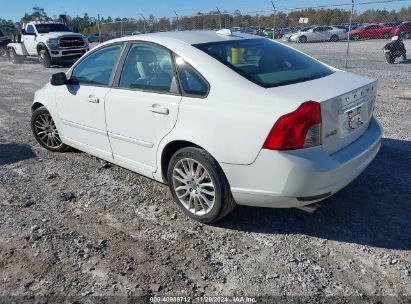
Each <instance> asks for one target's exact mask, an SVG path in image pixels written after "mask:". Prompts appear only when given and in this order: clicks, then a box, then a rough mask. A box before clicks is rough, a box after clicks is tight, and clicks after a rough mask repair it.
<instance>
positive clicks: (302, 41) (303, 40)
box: [298, 36, 307, 43]
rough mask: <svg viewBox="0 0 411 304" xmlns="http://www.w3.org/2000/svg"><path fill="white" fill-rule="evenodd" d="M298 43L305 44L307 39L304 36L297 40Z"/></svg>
mask: <svg viewBox="0 0 411 304" xmlns="http://www.w3.org/2000/svg"><path fill="white" fill-rule="evenodd" d="M298 42H300V43H306V42H307V37H306V36H301V37H300V38H299V39H298Z"/></svg>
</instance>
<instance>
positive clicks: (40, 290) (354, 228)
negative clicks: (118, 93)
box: [0, 40, 411, 303]
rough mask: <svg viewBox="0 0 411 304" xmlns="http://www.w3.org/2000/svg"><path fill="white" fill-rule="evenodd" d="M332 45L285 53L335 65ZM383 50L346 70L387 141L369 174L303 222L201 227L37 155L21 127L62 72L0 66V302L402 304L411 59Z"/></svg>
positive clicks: (112, 182)
mask: <svg viewBox="0 0 411 304" xmlns="http://www.w3.org/2000/svg"><path fill="white" fill-rule="evenodd" d="M342 44H343V43H342V42H340V43H316V44H306V45H300V44H298V45H295V46H296V47H297V48H299V49H302V50H303V51H305V52H307V53H309V54H311V55H313V56H315V57H317V58H318V59H320V60H323V61H325V62H326V63H328V64H330V65H334V66H337V67H342V66H343V60H342V59H341V58H343V57H341V56H342V54H343V53H344V50H343V45H342ZM383 44H384V41H382V40H381V41H369V42H358V43H355V44H354V43H353V44H352V47H351V50H352V59H351V60H350V62H349V65H350V71H353V72H355V73H359V74H363V75H369V76H372V77H376V78H378V79H379V94H378V99H377V103H376V112H375V115H376V117H378V119H379V121H380V122H381V124H382V126H383V128H384V132H385V135H384V139H383V142H382V148H381V151H380V153H379V154H378V156H377V158H376V159H375V161H374V162H373V163H372V164H371V165H370V167H369V168H368V169H367V170H366V171H365V172H364V173H363V174H362V175H361V176H360V177H359V178H358V179H356V180H355V181H354V182H353V183H352V184H350V185H349V186H348V187H346V188H345V189H343V190H342V191H340V192H339V193H337V194H336V195H335V196H333V197H331V198H329V199H327V200H326V201H324V203H323V204H322V207H321V208H319V209H318V210H317V211H316V212H315V213H313V214H308V213H304V212H303V211H300V210H297V209H264V208H251V207H238V208H236V209H235V211H234V212H233V213H232V214H230V215H229V216H228V217H226V218H224V219H223V220H221V221H220V222H218V223H216V224H214V225H210V226H208V225H202V224H199V223H196V222H193V221H191V220H189V219H187V218H186V217H185V216H184V215H183V213H182V212H180V211H179V209H178V208H177V207H176V205H175V204H174V202H173V201H172V198H171V195H170V194H169V192H168V188H167V187H166V186H164V185H161V184H159V183H157V182H154V181H152V180H149V179H147V178H144V177H142V176H139V175H137V174H135V173H132V172H130V171H127V170H125V169H122V168H120V167H117V166H114V165H111V164H108V163H105V162H103V161H101V160H99V159H96V158H95V157H92V156H90V155H87V154H85V153H81V152H78V151H74V150H71V151H69V152H67V153H64V154H54V153H50V152H47V151H46V150H45V149H43V148H41V147H40V146H39V145H38V144H37V143H36V142H35V140H34V138H33V136H32V135H31V131H30V126H29V120H30V104H31V102H32V100H33V94H34V92H35V91H36V90H37V89H39V88H41V87H42V86H43V85H44V84H45V83H46V82H47V81H48V80H49V77H50V75H51V74H52V73H56V72H59V71H64V70H66V69H67V67H54V68H51V69H44V68H43V67H42V66H40V65H39V64H37V63H35V62H27V63H25V64H22V65H12V64H10V63H8V62H7V61H5V60H1V59H0V302H7V301H9V300H10V299H16V298H11V297H24V299H33V297H35V298H38V297H43V296H46V297H51V298H52V299H53V298H55V299H58V298H59V297H72V298H75V299H78V300H79V301H81V300H85V299H89V298H90V297H99V296H102V297H108V296H110V297H117V298H115V299H127V297H136V296H144V297H145V298H142V299H146V300H147V301H148V300H149V297H150V296H153V295H168V296H176V295H179V296H191V297H200V296H204V295H206V296H247V295H248V296H305V297H307V296H308V297H311V299H310V300H311V301H312V302H313V303H314V302H317V301H319V300H320V299H323V298H324V296H330V297H331V296H333V297H334V298H332V299H333V300H339V301H345V300H347V299H348V300H349V299H356V300H361V301H366V302H374V301H376V299H378V300H381V301H382V302H385V301H394V302H392V303H396V302H397V300H399V298H398V297H399V296H404V297H405V296H408V298H403V301H404V303H407V301H409V299H411V251H410V249H411V123H410V121H411V106H410V104H411V61H408V62H404V63H398V64H394V65H388V64H387V63H386V62H385V61H384V57H383V54H382V52H381V48H382V45H383ZM407 47H408V49H409V50H411V41H407ZM112 299H114V298H112ZM295 299H298V298H295ZM307 301H308V300H307ZM57 302H59V301H57ZM60 302H63V301H60Z"/></svg>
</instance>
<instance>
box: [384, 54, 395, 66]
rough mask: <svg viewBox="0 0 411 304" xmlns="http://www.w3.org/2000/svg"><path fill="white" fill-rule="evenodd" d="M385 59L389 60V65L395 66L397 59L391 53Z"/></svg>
mask: <svg viewBox="0 0 411 304" xmlns="http://www.w3.org/2000/svg"><path fill="white" fill-rule="evenodd" d="M385 59H387V62H388V63H389V64H393V63H394V62H395V58H394V57H393V56H392V55H391V54H389V53H387V54H385Z"/></svg>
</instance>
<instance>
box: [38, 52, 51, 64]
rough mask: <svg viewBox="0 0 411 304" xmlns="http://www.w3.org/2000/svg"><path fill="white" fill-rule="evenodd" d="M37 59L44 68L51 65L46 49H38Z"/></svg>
mask: <svg viewBox="0 0 411 304" xmlns="http://www.w3.org/2000/svg"><path fill="white" fill-rule="evenodd" d="M39 61H40V63H41V64H42V65H43V66H44V67H45V68H49V67H51V57H50V54H49V52H48V51H47V50H44V49H43V50H40V52H39Z"/></svg>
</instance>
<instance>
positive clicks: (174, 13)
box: [174, 11, 178, 32]
mask: <svg viewBox="0 0 411 304" xmlns="http://www.w3.org/2000/svg"><path fill="white" fill-rule="evenodd" d="M174 14H175V15H176V16H177V32H178V14H177V12H176V11H174Z"/></svg>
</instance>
